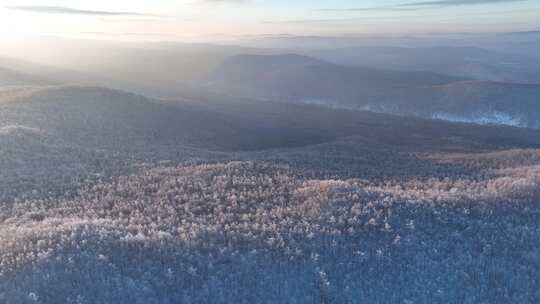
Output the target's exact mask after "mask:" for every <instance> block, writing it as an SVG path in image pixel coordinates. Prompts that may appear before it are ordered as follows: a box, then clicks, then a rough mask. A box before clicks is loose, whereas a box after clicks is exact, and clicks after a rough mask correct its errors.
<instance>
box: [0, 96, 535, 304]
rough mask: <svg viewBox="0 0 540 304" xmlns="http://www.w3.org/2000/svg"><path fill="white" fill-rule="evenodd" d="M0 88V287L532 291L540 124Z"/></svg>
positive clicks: (194, 291) (181, 291)
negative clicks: (483, 123) (475, 122)
mask: <svg viewBox="0 0 540 304" xmlns="http://www.w3.org/2000/svg"><path fill="white" fill-rule="evenodd" d="M189 97H190V98H185V99H182V100H159V99H150V98H146V97H143V96H141V95H136V94H131V93H126V92H123V91H116V90H111V89H103V88H99V87H82V86H48V87H33V88H30V87H25V88H20V87H19V88H17V87H11V88H9V89H4V90H2V91H1V92H0V303H44V304H47V303H145V304H146V303H538V302H539V301H540V292H539V289H538V286H540V241H539V239H540V208H539V207H538V202H539V200H540V131H538V130H534V129H526V128H512V127H498V126H481V125H473V124H461V123H449V122H443V121H429V120H422V119H417V118H406V117H399V116H391V115H386V114H377V113H371V112H362V111H350V110H340V109H328V108H325V107H321V106H315V105H300V104H283V103H275V102H271V101H267V102H264V103H261V102H258V101H253V100H249V99H242V98H234V97H224V96H220V95H219V94H204V95H203V94H200V93H198V92H192V93H191V95H190V96H189Z"/></svg>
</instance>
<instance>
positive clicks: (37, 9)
mask: <svg viewBox="0 0 540 304" xmlns="http://www.w3.org/2000/svg"><path fill="white" fill-rule="evenodd" d="M7 8H8V9H12V10H19V11H27V12H34V13H43V14H67V15H93V16H154V17H156V16H157V15H152V14H144V13H137V12H127V11H97V10H82V9H76V8H71V7H64V6H8V7H7Z"/></svg>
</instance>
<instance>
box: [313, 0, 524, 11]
mask: <svg viewBox="0 0 540 304" xmlns="http://www.w3.org/2000/svg"><path fill="white" fill-rule="evenodd" d="M523 1H526V0H434V1H418V2H410V3H404V4H397V5H389V6H376V7H358V8H341V9H335V8H328V9H321V10H320V11H334V12H335V11H341V12H354V11H415V10H422V9H434V8H445V7H452V6H463V5H479V4H497V3H510V2H523Z"/></svg>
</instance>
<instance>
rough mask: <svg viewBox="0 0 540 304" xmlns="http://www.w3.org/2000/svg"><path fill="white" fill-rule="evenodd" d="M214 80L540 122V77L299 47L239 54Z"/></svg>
mask: <svg viewBox="0 0 540 304" xmlns="http://www.w3.org/2000/svg"><path fill="white" fill-rule="evenodd" d="M207 87H208V88H210V89H212V90H216V91H221V92H226V93H228V94H231V95H237V96H244V97H250V98H257V99H263V100H276V101H282V102H296V103H314V104H320V105H326V106H331V107H340V108H349V109H363V110H370V111H375V112H382V113H391V114H397V115H412V116H420V117H424V118H437V119H443V118H448V119H449V120H456V121H464V122H475V123H481V124H491V123H496V124H497V123H500V124H508V125H513V126H519V127H533V128H537V127H539V119H540V103H539V102H538V96H540V85H538V84H516V83H507V82H495V81H474V80H466V79H463V78H459V77H453V76H446V75H442V74H437V73H433V72H404V71H390V70H376V69H370V68H352V67H345V66H340V65H337V64H333V63H328V62H325V61H323V60H318V59H314V58H310V57H306V56H300V55H291V54H286V55H269V56H262V55H239V56H234V57H231V58H230V59H228V60H227V61H225V62H224V63H223V64H222V65H221V66H219V67H218V68H217V69H216V70H215V71H214V72H213V73H211V74H210V75H209V77H208V78H207ZM450 117H451V119H450ZM493 117H505V119H492V118H493Z"/></svg>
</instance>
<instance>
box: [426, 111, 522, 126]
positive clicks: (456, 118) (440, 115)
mask: <svg viewBox="0 0 540 304" xmlns="http://www.w3.org/2000/svg"><path fill="white" fill-rule="evenodd" d="M432 118H433V119H440V120H446V121H451V122H465V123H475V124H480V125H506V126H513V127H526V126H527V124H526V123H525V122H524V121H523V120H522V118H520V117H516V116H512V115H509V114H507V113H502V112H491V113H483V114H474V115H471V116H464V115H455V114H450V113H444V112H437V113H434V114H433V115H432Z"/></svg>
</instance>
